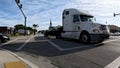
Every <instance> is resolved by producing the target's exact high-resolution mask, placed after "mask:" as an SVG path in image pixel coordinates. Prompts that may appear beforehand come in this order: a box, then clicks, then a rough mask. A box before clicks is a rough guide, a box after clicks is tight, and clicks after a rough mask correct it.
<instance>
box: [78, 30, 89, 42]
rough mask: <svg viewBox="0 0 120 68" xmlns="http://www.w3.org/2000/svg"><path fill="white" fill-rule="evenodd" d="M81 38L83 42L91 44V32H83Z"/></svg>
mask: <svg viewBox="0 0 120 68" xmlns="http://www.w3.org/2000/svg"><path fill="white" fill-rule="evenodd" d="M80 39H81V41H82V43H84V44H89V43H90V35H89V33H87V32H84V33H82V34H81V37H80Z"/></svg>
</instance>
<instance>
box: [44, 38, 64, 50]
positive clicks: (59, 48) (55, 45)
mask: <svg viewBox="0 0 120 68" xmlns="http://www.w3.org/2000/svg"><path fill="white" fill-rule="evenodd" d="M45 40H47V41H48V42H49V43H50V44H51V45H53V46H54V47H56V48H57V49H58V50H60V51H63V50H64V49H63V48H61V47H59V46H58V45H57V44H55V43H53V42H52V41H50V40H48V39H46V38H45Z"/></svg>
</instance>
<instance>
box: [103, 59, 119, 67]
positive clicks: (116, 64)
mask: <svg viewBox="0 0 120 68" xmlns="http://www.w3.org/2000/svg"><path fill="white" fill-rule="evenodd" d="M104 68H120V57H118V58H117V59H115V60H114V61H112V62H111V63H110V64H108V65H106V66H105V67H104Z"/></svg>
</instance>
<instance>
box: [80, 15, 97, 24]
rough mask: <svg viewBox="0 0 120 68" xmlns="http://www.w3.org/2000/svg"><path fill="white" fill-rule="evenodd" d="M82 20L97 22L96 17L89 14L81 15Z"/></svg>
mask: <svg viewBox="0 0 120 68" xmlns="http://www.w3.org/2000/svg"><path fill="white" fill-rule="evenodd" d="M80 18H81V21H83V22H92V23H94V22H95V19H94V17H93V16H87V15H80Z"/></svg>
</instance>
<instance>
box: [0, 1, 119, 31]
mask: <svg viewBox="0 0 120 68" xmlns="http://www.w3.org/2000/svg"><path fill="white" fill-rule="evenodd" d="M13 1H14V0H12V2H13ZM12 2H10V1H9V3H10V4H11V3H12ZM21 3H22V4H23V11H24V12H25V14H26V16H27V25H28V26H32V25H33V24H38V25H39V28H40V29H47V28H48V26H49V21H50V19H51V20H52V21H53V25H54V26H55V25H61V24H62V11H63V10H64V9H66V8H76V9H81V10H86V11H89V12H90V13H91V14H93V15H95V17H96V18H97V22H99V23H105V22H106V21H108V23H110V24H115V25H118V26H120V23H119V22H120V20H119V17H120V16H117V17H115V18H114V17H113V13H114V12H115V13H119V12H120V9H119V7H120V5H119V3H120V0H102V1H101V0H94V1H91V0H21ZM15 6H16V7H15ZM10 7H12V8H13V9H11V10H13V11H14V12H15V14H13V15H11V16H9V13H10V12H9V13H7V12H4V11H3V12H2V11H0V14H3V15H2V16H0V22H4V23H6V24H8V25H12V26H13V25H15V24H16V23H17V24H18V23H23V24H24V19H23V16H22V15H21V12H20V11H19V9H18V7H17V5H15V2H14V5H12V4H11V5H10ZM7 8H9V7H7ZM14 12H12V13H14ZM12 13H11V14H12ZM8 22H9V23H8ZM10 23H11V24H10Z"/></svg>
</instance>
